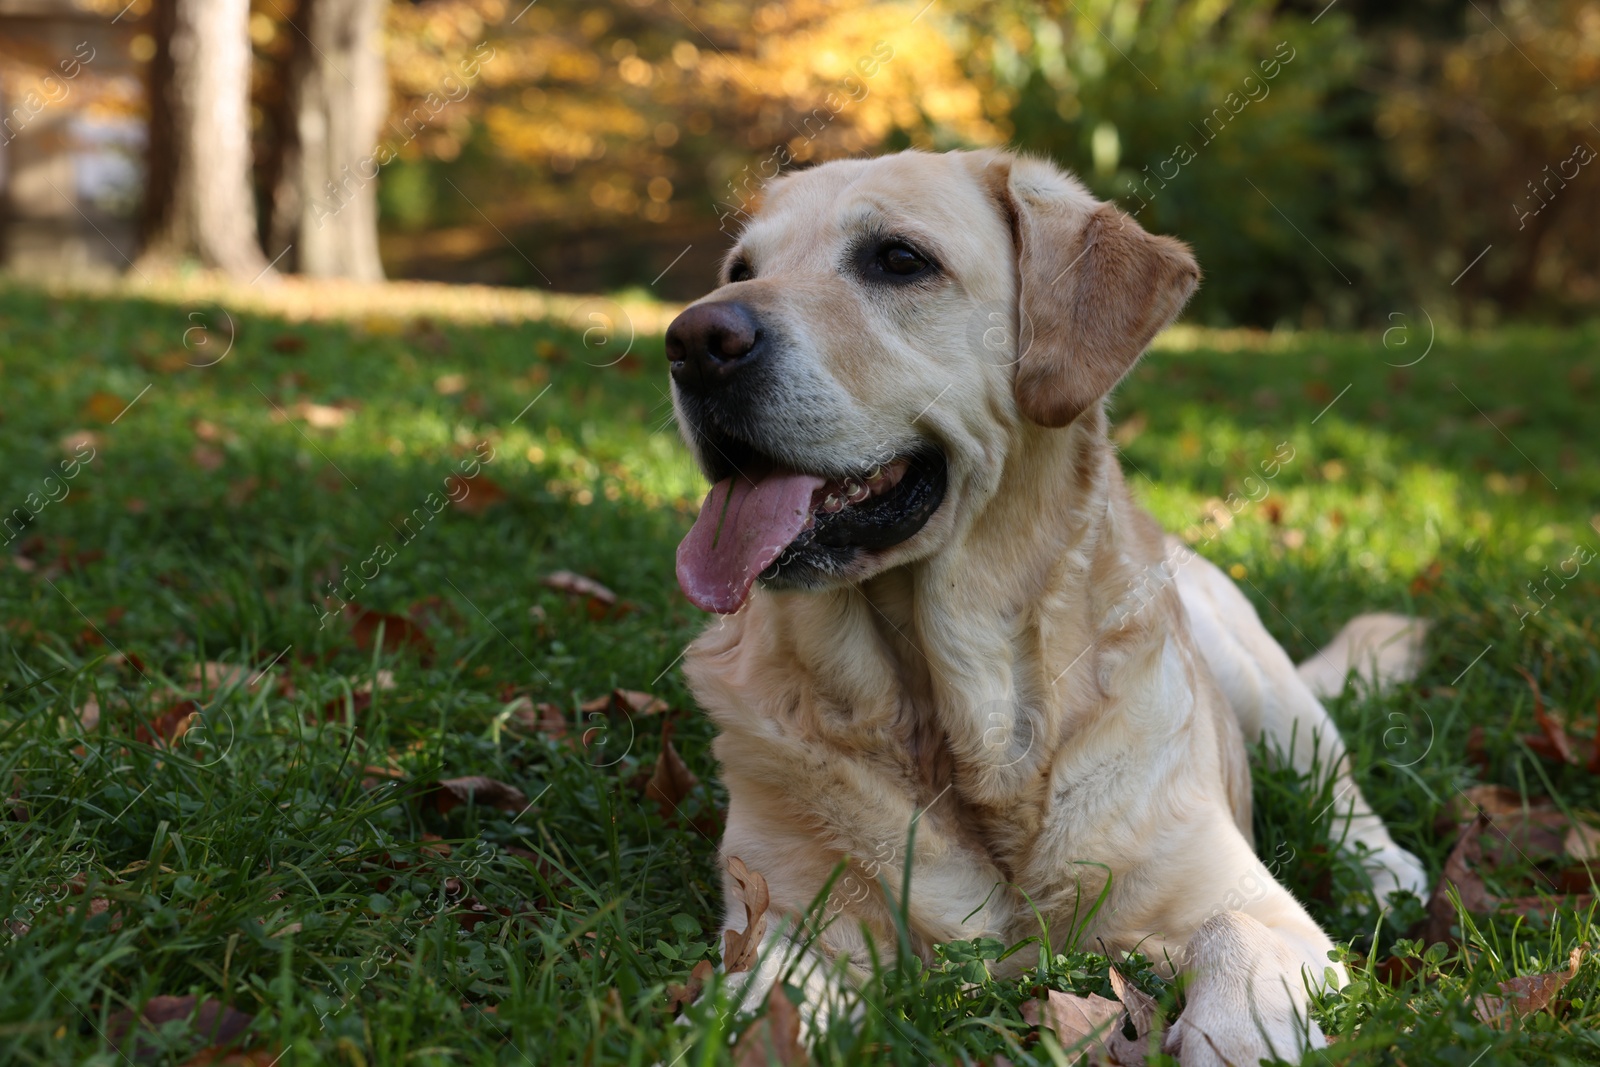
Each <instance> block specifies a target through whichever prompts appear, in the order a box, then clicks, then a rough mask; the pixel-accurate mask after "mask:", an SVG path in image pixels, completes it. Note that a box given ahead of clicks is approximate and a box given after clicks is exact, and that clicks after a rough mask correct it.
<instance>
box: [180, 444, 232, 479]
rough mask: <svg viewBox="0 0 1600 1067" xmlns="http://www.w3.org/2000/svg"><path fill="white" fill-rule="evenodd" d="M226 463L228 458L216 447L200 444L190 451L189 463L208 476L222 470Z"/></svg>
mask: <svg viewBox="0 0 1600 1067" xmlns="http://www.w3.org/2000/svg"><path fill="white" fill-rule="evenodd" d="M226 461H227V456H225V455H224V454H223V452H222V449H220V448H217V447H216V446H215V445H208V444H198V445H195V446H194V448H192V449H190V450H189V462H191V463H193V464H194V465H195V466H196V467H199V468H200V469H201V470H203V471H205V472H206V473H208V474H209V473H211V472H212V471H215V470H219V469H221V467H222V465H223V463H224V462H226Z"/></svg>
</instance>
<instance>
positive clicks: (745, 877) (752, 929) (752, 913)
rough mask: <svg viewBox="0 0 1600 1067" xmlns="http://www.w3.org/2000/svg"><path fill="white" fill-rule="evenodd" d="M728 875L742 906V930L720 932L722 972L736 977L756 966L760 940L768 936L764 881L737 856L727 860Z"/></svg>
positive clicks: (759, 952)
mask: <svg viewBox="0 0 1600 1067" xmlns="http://www.w3.org/2000/svg"><path fill="white" fill-rule="evenodd" d="M728 873H729V874H731V875H733V880H734V883H735V884H736V885H737V887H738V888H737V895H738V897H739V900H740V902H742V903H743V904H744V929H743V930H732V929H729V930H724V931H723V932H722V970H723V973H725V974H739V973H740V972H742V971H748V970H749V969H750V968H751V967H753V966H755V963H756V959H757V958H758V957H759V956H760V954H761V939H762V938H763V937H765V936H766V933H767V905H768V904H769V903H770V902H771V898H770V896H769V895H768V893H767V880H766V879H765V878H763V877H762V876H761V875H760V874H758V873H757V872H755V871H752V870H750V869H749V868H748V867H746V866H745V865H744V861H743V860H741V859H740V858H739V857H738V856H729V857H728Z"/></svg>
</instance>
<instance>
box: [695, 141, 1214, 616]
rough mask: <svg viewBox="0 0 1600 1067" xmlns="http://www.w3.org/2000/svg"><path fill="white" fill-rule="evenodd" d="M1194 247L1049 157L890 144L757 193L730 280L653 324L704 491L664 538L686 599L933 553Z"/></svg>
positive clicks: (1100, 389) (1124, 360)
mask: <svg viewBox="0 0 1600 1067" xmlns="http://www.w3.org/2000/svg"><path fill="white" fill-rule="evenodd" d="M1198 280H1199V269H1198V268H1197V267H1196V265H1195V261H1194V258H1193V257H1192V256H1191V255H1190V254H1189V251H1188V249H1187V248H1186V247H1185V246H1184V245H1182V244H1181V243H1179V242H1177V241H1174V240H1172V239H1170V238H1166V237H1153V236H1151V235H1150V234H1148V233H1146V232H1145V231H1143V230H1142V229H1140V228H1139V226H1138V224H1137V223H1135V222H1134V221H1133V220H1132V219H1130V218H1128V216H1126V215H1124V214H1122V213H1121V212H1119V211H1117V210H1116V209H1115V208H1114V207H1113V206H1111V205H1109V204H1103V203H1101V202H1099V201H1097V200H1095V199H1094V198H1093V197H1092V196H1090V195H1089V193H1088V192H1087V191H1086V190H1085V189H1084V188H1083V186H1081V185H1080V184H1079V183H1078V182H1077V181H1076V180H1075V179H1073V178H1072V177H1070V176H1068V175H1066V174H1063V173H1062V172H1061V171H1059V170H1057V169H1056V168H1055V167H1053V166H1051V165H1049V164H1048V163H1043V162H1040V161H1038V160H1034V159H1029V158H1026V157H1020V156H1014V155H1011V154H1008V153H999V152H966V153H949V154H946V155H928V154H925V153H920V152H904V153H901V154H899V155H893V156H887V157H884V158H881V159H874V160H848V161H841V162H835V163H829V164H826V165H824V166H820V167H817V168H815V169H813V170H808V171H804V172H802V173H799V174H797V175H793V176H790V177H786V178H783V179H781V180H779V181H776V182H774V183H773V184H772V185H771V186H769V188H768V191H767V195H766V198H765V202H764V204H763V205H762V207H761V210H760V212H759V213H758V214H757V215H756V216H755V217H754V218H753V219H752V220H751V222H750V224H749V225H748V226H747V227H746V229H745V231H744V233H743V234H742V235H741V236H740V239H739V241H738V243H737V244H736V245H735V246H734V248H733V250H732V251H731V252H730V253H729V255H728V257H727V260H726V262H725V264H724V267H723V274H722V281H723V284H722V285H721V286H720V287H718V288H717V289H716V290H715V291H714V292H712V293H711V294H710V295H708V296H706V297H704V298H702V299H701V300H699V301H698V302H696V303H695V304H693V305H691V306H690V307H689V308H687V309H686V310H685V311H684V312H683V313H682V314H681V315H679V316H678V317H677V319H675V320H674V321H673V323H672V325H671V326H670V327H669V328H668V330H667V338H666V344H667V356H668V358H669V359H670V360H671V362H672V382H673V398H674V403H675V405H676V407H677V413H678V421H679V423H680V425H681V426H682V428H683V433H684V437H685V439H686V440H687V441H688V444H689V447H690V449H691V450H693V452H694V454H695V458H696V459H697V460H698V461H699V463H700V466H701V468H702V469H703V470H704V471H705V472H706V475H707V477H709V478H710V479H711V481H712V482H713V483H715V484H714V485H713V487H712V490H711V492H710V494H709V495H708V496H707V497H706V501H705V504H704V505H703V506H702V508H701V511H700V517H699V519H698V520H697V521H696V523H695V526H694V529H693V530H692V531H691V532H690V533H689V536H688V537H686V538H685V539H684V541H683V544H682V545H681V546H680V547H679V549H678V579H679V582H680V583H681V584H682V586H683V588H684V591H685V592H686V593H687V594H688V595H689V598H690V600H692V601H693V602H694V603H695V604H697V605H698V606H700V607H702V608H705V609H707V610H711V611H718V612H724V613H726V612H732V611H737V610H738V609H739V608H740V606H742V605H743V604H744V602H745V600H746V599H747V598H748V596H749V592H750V589H751V587H752V586H753V585H754V584H755V582H756V581H757V580H758V579H759V580H760V581H761V583H762V584H764V585H769V586H772V587H777V588H812V587H820V586H824V585H831V584H837V583H843V582H859V581H861V580H863V579H865V578H867V577H870V576H871V575H873V574H876V573H879V572H880V571H883V570H885V569H887V568H890V567H895V566H899V565H902V564H905V563H908V562H911V561H914V560H917V559H922V558H926V557H927V556H928V555H930V554H931V553H933V552H936V551H937V550H938V549H939V547H940V546H941V545H942V544H944V543H946V542H947V541H948V540H949V539H950V538H951V537H952V536H954V535H955V534H956V532H957V531H958V530H959V529H960V528H961V526H962V525H963V523H965V522H968V521H970V519H971V517H972V515H973V514H975V513H976V511H978V510H979V509H981V508H982V507H983V506H984V503H985V502H986V501H987V500H988V499H990V497H992V495H993V493H994V492H995V488H996V486H997V485H998V484H999V482H1000V472H1001V471H1002V470H1003V468H1004V466H1005V464H1006V462H1007V459H1008V457H1009V453H1010V452H1011V451H1012V450H1013V448H1014V447H1015V443H1016V441H1017V440H1018V439H1019V431H1020V430H1021V429H1022V428H1024V427H1025V426H1027V425H1029V424H1033V425H1039V426H1049V427H1060V426H1066V425H1068V424H1070V423H1071V422H1072V421H1073V420H1075V419H1076V418H1077V417H1078V416H1079V415H1081V414H1082V413H1083V412H1085V411H1087V410H1089V409H1091V408H1093V407H1095V406H1097V405H1098V404H1099V403H1100V402H1101V401H1102V399H1103V398H1104V397H1105V395H1106V393H1107V392H1108V391H1109V390H1110V389H1111V388H1112V387H1113V386H1114V385H1116V383H1117V382H1118V381H1120V380H1121V379H1122V377H1123V375H1125V374H1126V373H1127V372H1128V370H1129V369H1130V368H1131V367H1132V366H1133V364H1134V362H1135V361H1136V360H1137V359H1138V358H1139V355H1140V354H1141V353H1142V352H1143V351H1144V349H1145V347H1146V346H1147V345H1148V344H1149V343H1150V340H1151V338H1152V337H1154V336H1155V334H1156V332H1157V331H1158V330H1160V329H1161V328H1162V327H1163V326H1165V325H1166V324H1167V323H1168V322H1170V321H1171V320H1172V318H1173V317H1174V316H1176V315H1177V313H1178V311H1179V310H1180V309H1181V308H1182V307H1183V304H1184V302H1185V301H1186V300H1187V299H1188V298H1189V295H1190V294H1191V293H1192V292H1193V291H1194V288H1195V285H1196V284H1197V282H1198Z"/></svg>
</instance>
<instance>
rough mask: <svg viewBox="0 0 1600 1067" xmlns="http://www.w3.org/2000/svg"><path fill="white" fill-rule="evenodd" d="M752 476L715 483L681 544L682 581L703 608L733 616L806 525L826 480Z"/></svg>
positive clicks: (693, 600)
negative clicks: (755, 585)
mask: <svg viewBox="0 0 1600 1067" xmlns="http://www.w3.org/2000/svg"><path fill="white" fill-rule="evenodd" d="M751 477H752V476H747V475H744V474H735V475H734V476H733V477H731V478H724V479H723V480H722V481H720V482H718V483H717V484H716V485H713V486H712V487H711V492H709V493H707V494H706V500H705V503H704V504H701V505H700V517H699V518H698V519H696V520H695V521H694V529H692V530H690V531H689V536H687V537H685V538H684V539H683V543H682V544H680V545H679V546H678V584H679V585H680V586H682V587H683V591H684V593H685V594H686V595H687V596H688V597H689V600H690V602H691V603H693V604H694V606H695V607H697V608H701V609H702V610H705V611H715V612H717V613H718V614H720V615H728V614H731V613H732V612H735V611H738V610H739V609H740V608H742V607H743V606H744V602H745V600H746V599H747V598H748V597H749V596H750V587H751V586H752V585H754V584H755V581H756V578H757V577H759V576H760V574H761V572H762V571H764V570H766V569H767V568H768V567H770V566H771V565H772V561H773V560H775V559H777V558H778V555H779V553H781V552H782V551H783V550H784V549H785V548H787V547H789V545H790V543H791V542H793V541H794V539H795V538H796V537H798V536H800V531H801V530H803V529H805V525H806V519H807V518H809V517H810V515H811V498H812V496H813V495H814V494H815V493H816V491H817V490H818V489H820V488H822V486H824V485H825V484H827V483H826V481H825V480H824V479H822V478H818V477H816V476H814V475H810V474H787V473H781V472H778V471H772V472H770V473H768V474H766V475H764V476H755V478H756V480H755V481H751Z"/></svg>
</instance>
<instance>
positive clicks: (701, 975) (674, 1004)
mask: <svg viewBox="0 0 1600 1067" xmlns="http://www.w3.org/2000/svg"><path fill="white" fill-rule="evenodd" d="M714 973H716V968H715V967H713V966H711V961H710V960H701V961H700V962H699V963H697V964H695V965H694V969H693V970H692V971H690V972H689V980H688V981H687V982H685V983H684V984H683V985H677V984H675V983H674V984H672V985H669V986H667V1010H668V1011H670V1012H672V1013H673V1014H674V1015H676V1014H677V1013H678V1012H680V1011H682V1010H683V1009H684V1008H685V1007H686V1006H687V1005H690V1004H693V1003H694V1002H695V1001H697V1000H699V999H700V994H701V993H703V992H704V991H705V988H706V983H707V982H709V981H711V976H712V975H713V974H714Z"/></svg>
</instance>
